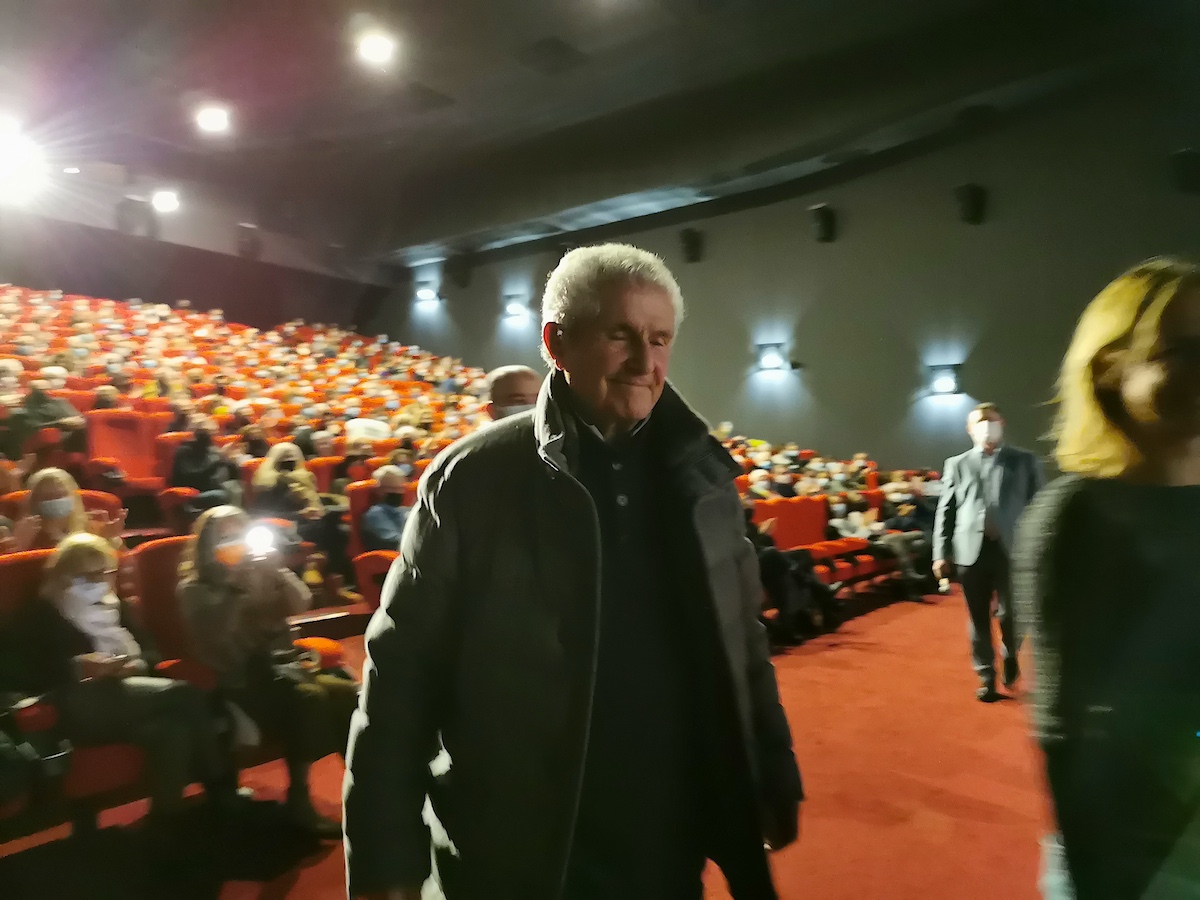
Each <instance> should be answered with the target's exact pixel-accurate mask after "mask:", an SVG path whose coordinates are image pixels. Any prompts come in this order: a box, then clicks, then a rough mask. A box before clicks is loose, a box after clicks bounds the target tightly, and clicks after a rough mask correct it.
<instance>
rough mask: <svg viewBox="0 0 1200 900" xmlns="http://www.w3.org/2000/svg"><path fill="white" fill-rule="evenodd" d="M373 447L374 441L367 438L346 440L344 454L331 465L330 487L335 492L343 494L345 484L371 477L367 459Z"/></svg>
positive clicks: (370, 455) (373, 452) (373, 451)
mask: <svg viewBox="0 0 1200 900" xmlns="http://www.w3.org/2000/svg"><path fill="white" fill-rule="evenodd" d="M374 448H375V443H374V441H372V440H371V439H369V438H364V437H357V438H351V439H348V440H347V441H346V455H345V456H343V457H342V461H341V462H339V463H338V464H337V465H336V466H334V467H333V477H332V482H333V483H332V489H333V492H334V493H335V494H344V493H346V485H348V484H350V483H352V482H355V481H366V480H367V479H369V478H370V477H371V467H370V466H369V465H368V464H367V461H368V460H369V459H370V458H371V457H372V456H374V455H375V449H374Z"/></svg>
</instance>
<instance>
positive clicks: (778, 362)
mask: <svg viewBox="0 0 1200 900" xmlns="http://www.w3.org/2000/svg"><path fill="white" fill-rule="evenodd" d="M784 363H785V360H784V358H783V354H782V353H780V352H779V351H778V350H777V349H775V348H774V347H771V348H768V349H766V350H763V351H762V353H760V354H759V356H758V367H759V368H760V369H782V368H783V366H784Z"/></svg>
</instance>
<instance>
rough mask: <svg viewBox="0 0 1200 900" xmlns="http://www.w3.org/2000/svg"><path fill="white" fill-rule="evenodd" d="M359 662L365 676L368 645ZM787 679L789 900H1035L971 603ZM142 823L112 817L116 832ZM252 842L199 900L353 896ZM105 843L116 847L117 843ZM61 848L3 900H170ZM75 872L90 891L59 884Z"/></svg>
mask: <svg viewBox="0 0 1200 900" xmlns="http://www.w3.org/2000/svg"><path fill="white" fill-rule="evenodd" d="M349 649H350V650H351V654H352V656H353V657H354V658H353V659H352V662H354V663H355V664H358V663H359V662H360V660H361V640H357V641H353V642H350V643H349ZM776 666H777V669H778V671H779V680H780V688H781V690H782V693H783V701H784V704H785V705H786V707H787V710H788V715H789V717H790V719H791V721H792V727H793V730H794V731H795V733H796V737H797V742H798V753H799V756H800V760H801V764H802V765H803V767H804V775H805V780H806V784H807V788H808V792H809V796H810V799H809V801H808V803H806V804H805V807H806V808H805V815H804V822H803V826H802V839H801V842H800V844H799V845H798V846H797V847H795V848H793V849H791V850H788V851H786V852H785V853H783V854H781V855H779V856H778V857H777V858H776V873H777V883H778V884H779V887H780V893H781V896H782V897H783V898H784V900H963V898H971V900H1032V898H1034V897H1035V896H1036V890H1035V880H1036V876H1037V841H1038V838H1039V835H1040V834H1041V832H1042V830H1043V828H1042V822H1043V820H1044V813H1045V810H1044V801H1043V800H1042V793H1041V790H1040V778H1039V775H1038V773H1037V769H1036V762H1035V759H1034V755H1033V751H1032V748H1031V746H1030V744H1029V743H1028V741H1027V739H1026V736H1025V731H1026V726H1025V720H1024V714H1023V712H1022V710H1021V708H1020V707H1019V705H1018V704H1016V703H1012V702H1008V703H997V704H993V705H991V706H987V705H984V704H981V703H978V702H977V701H976V700H975V699H974V695H973V689H974V683H973V675H972V674H971V671H970V668H969V665H968V662H967V640H966V620H965V618H964V613H963V609H962V601H961V599H960V598H958V597H951V598H934V599H933V600H932V601H931V602H930V603H929V604H928V605H916V604H907V603H900V604H896V605H894V606H891V607H887V608H884V609H881V610H877V611H875V612H872V613H868V614H867V615H864V616H862V617H860V618H858V619H856V620H855V621H853V622H850V623H849V624H847V625H845V626H843V628H842V630H841V631H840V632H839V633H838V634H836V635H833V636H830V637H828V638H825V639H822V640H820V641H814V642H812V643H810V644H808V645H806V646H805V647H802V648H799V649H798V650H795V651H793V652H791V653H790V654H788V655H784V656H780V657H777V659H776ZM314 775H315V776H316V777H315V779H314V781H315V787H316V793H317V801H318V804H319V806H320V807H321V808H322V809H323V810H324V811H325V812H327V813H334V812H335V811H336V809H337V804H338V797H339V792H340V779H341V765H340V762H338V761H336V760H325V761H324V762H322V763H321V764H320V766H319V767H318V768H317V769H315V770H314ZM244 781H245V782H246V783H248V784H250V785H252V786H253V787H255V788H257V789H258V792H259V794H260V796H262V797H263V798H264V799H266V798H273V797H278V796H280V794H281V792H282V788H283V771H282V766H281V765H272V766H263V767H261V768H259V769H255V770H252V771H250V772H248V773H246V775H245V776H244ZM138 811H139V810H137V809H136V808H135V807H126V808H123V809H121V810H117V811H113V812H112V813H109V815H108V817H107V818H106V824H111V823H115V822H119V821H128V820H129V819H131V818H132V817H133V815H134V814H136V812H138ZM255 828H256V829H257V830H256V831H255V832H254V833H252V834H250V835H249V836H248V837H247V838H245V839H241V838H239V839H238V840H239V841H242V842H243V843H244V844H245V845H246V848H249V847H253V851H252V852H251V851H250V850H249V849H246V848H243V849H244V855H245V856H246V857H247V858H246V859H244V860H241V861H237V860H235V861H233V862H231V863H227V864H222V865H221V866H220V867H219V868H220V871H217V870H213V871H206V872H205V873H204V874H203V875H201V876H200V877H198V878H196V879H195V881H194V883H193V887H194V888H195V896H196V897H199V898H204V900H211V898H217V897H219V898H221V900H284V898H287V900H335V898H340V897H343V896H344V890H345V889H344V887H343V883H344V882H343V873H342V858H341V849H340V846H325V847H320V848H309V849H308V850H301V851H299V852H296V851H293V850H287V849H278V848H274V847H272V846H271V845H270V844H269V843H268V844H266V845H265V849H261V850H260V849H259V848H258V846H257V845H255V844H254V840H255V838H258V839H262V837H263V834H264V833H269V832H270V829H269V827H267V826H266V825H265V823H264V825H263V826H262V827H258V826H255ZM102 834H104V835H106V836H111V838H110V839H111V840H112V841H114V842H116V841H117V840H118V836H119V835H120V834H121V832H120V831H119V830H117V829H105V831H104V832H103V833H102ZM50 837H51V835H43V836H40V839H39V840H36V841H22V842H19V844H10V845H7V846H5V847H0V856H6V857H7V858H5V859H0V884H5V883H7V884H10V885H15V886H17V891H16V893H15V894H9V893H7V892H6V891H4V890H0V894H2V895H3V896H5V897H8V896H14V897H38V898H41V897H53V898H58V897H63V898H66V897H78V896H88V897H90V898H101V897H109V896H113V897H121V898H122V900H129V898H132V897H143V896H145V897H158V896H162V895H161V893H160V892H157V891H155V890H153V889H144V888H142V887H141V885H140V884H139V883H138V879H137V878H136V876H135V875H133V873H132V870H133V868H134V865H133V862H134V858H133V857H132V856H131V855H129V856H122V855H121V854H127V853H128V851H127V850H125V849H123V848H122V847H120V846H114V848H113V849H112V851H111V853H110V854H108V857H107V858H105V859H101V860H91V861H89V860H83V859H81V860H78V861H77V862H74V863H72V862H69V861H68V860H69V859H70V857H69V855H68V854H67V851H66V845H64V844H63V843H62V842H50V843H46V841H47V839H48V838H50ZM34 843H41V844H42V845H41V846H38V847H32V845H33V844H34ZM305 853H308V854H309V855H307V856H306V855H304V854H305ZM289 854H291V855H289ZM234 855H236V854H234ZM268 857H269V858H268ZM93 867H95V868H93ZM81 870H83V871H84V872H87V871H90V872H93V873H94V874H93V875H92V877H87V876H86V875H84V874H83V872H81ZM65 872H74V873H75V875H77V876H80V877H79V878H75V877H72V878H70V879H67V880H63V879H64V877H65V876H64V873H65ZM101 872H103V874H101ZM6 873H7V874H6ZM205 876H207V877H205ZM93 878H98V879H99V882H100V883H99V884H97V883H96V881H95V880H93ZM11 879H15V880H11ZM80 881H82V883H83V884H86V885H87V888H86V890H85V892H84V893H80V892H79V887H80ZM711 881H712V885H711V887H710V890H709V892H708V900H725V898H727V897H728V893H727V892H726V891H725V889H724V883H723V882H722V881H721V879H720V877H719V875H718V876H716V877H714V878H713V879H712V880H711ZM188 896H192V894H188Z"/></svg>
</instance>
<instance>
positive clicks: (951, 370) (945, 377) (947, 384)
mask: <svg viewBox="0 0 1200 900" xmlns="http://www.w3.org/2000/svg"><path fill="white" fill-rule="evenodd" d="M929 376H930V377H929V390H930V391H931V392H932V393H934V394H957V393H959V388H958V366H938V367H937V368H935V369H931V370H930V372H929Z"/></svg>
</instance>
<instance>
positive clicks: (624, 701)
mask: <svg viewBox="0 0 1200 900" xmlns="http://www.w3.org/2000/svg"><path fill="white" fill-rule="evenodd" d="M576 474H577V477H578V479H579V481H580V482H581V483H582V484H583V486H584V487H585V488H587V490H588V493H589V494H590V495H591V497H592V500H593V502H594V503H595V505H596V512H597V515H598V518H599V522H600V535H601V610H600V618H599V626H598V627H599V655H598V660H597V664H596V676H595V688H594V694H593V701H592V716H591V729H590V733H589V739H588V747H587V755H586V759H585V764H584V779H583V792H582V797H581V802H580V809H579V816H578V819H577V823H576V831H575V842H574V845H573V851H572V854H571V860H570V869H569V876H568V896H570V897H575V896H581V897H589V898H591V897H604V898H607V897H621V898H629V900H637V898H643V897H644V898H655V900H666V898H670V897H673V896H676V895H686V892H687V891H688V889H689V887H690V888H691V889H692V890H693V891H694V889H695V885H696V884H697V883H698V878H699V873H700V870H701V868H702V866H703V861H704V853H703V850H702V848H701V842H700V839H699V836H698V834H697V831H698V828H697V824H698V815H697V810H698V784H699V777H698V771H697V763H696V760H695V759H694V756H693V754H694V752H695V748H696V745H697V741H696V734H695V715H694V708H693V696H692V695H693V683H694V679H693V677H692V664H691V660H690V659H689V653H688V647H687V641H686V637H685V634H686V631H685V628H684V627H683V623H682V622H681V621H680V615H679V612H678V606H677V602H678V601H677V599H676V597H675V591H676V588H677V585H676V584H674V583H673V579H672V578H671V576H670V572H669V563H668V559H669V555H668V553H667V552H666V548H665V546H664V545H665V538H664V534H663V531H662V528H661V524H662V517H661V515H660V513H661V508H662V503H661V500H662V497H661V492H662V491H663V488H662V479H661V478H660V477H656V476H657V471H656V466H655V464H654V461H653V456H652V453H651V447H650V429H648V428H644V429H642V430H641V431H640V432H639V433H637V434H635V435H633V436H632V437H630V438H626V439H624V440H620V441H617V442H615V443H611V444H610V443H606V442H604V441H602V440H601V439H600V438H599V437H598V436H597V435H596V434H595V433H593V432H592V431H591V430H590V429H589V428H587V426H585V425H582V424H580V427H579V459H578V471H577V473H576ZM689 880H690V883H689Z"/></svg>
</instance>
